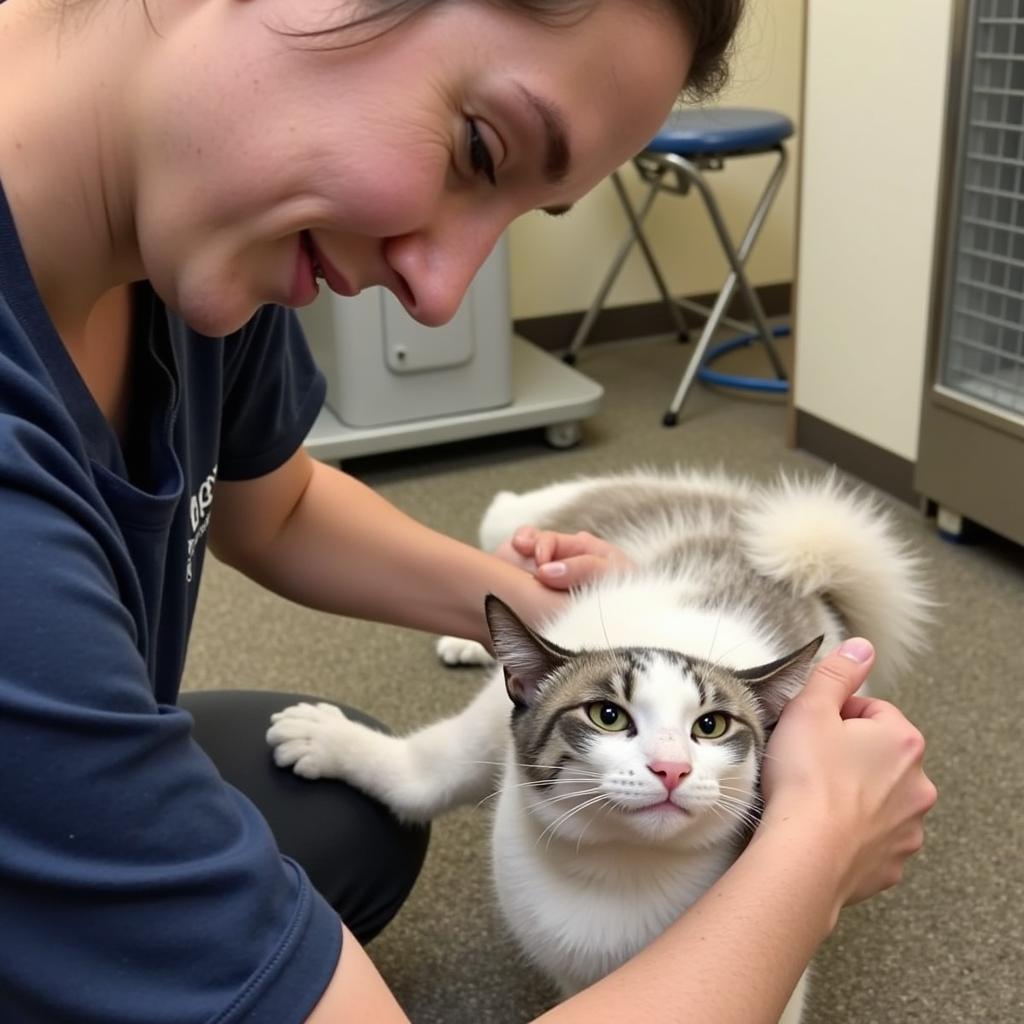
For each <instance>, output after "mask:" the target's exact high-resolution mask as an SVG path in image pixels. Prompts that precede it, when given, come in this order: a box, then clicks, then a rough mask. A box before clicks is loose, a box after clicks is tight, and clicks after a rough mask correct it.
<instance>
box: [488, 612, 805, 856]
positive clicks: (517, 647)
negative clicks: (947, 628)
mask: <svg viewBox="0 0 1024 1024" xmlns="http://www.w3.org/2000/svg"><path fill="white" fill-rule="evenodd" d="M486 613H487V623H488V627H489V629H490V633H491V639H492V641H493V644H494V650H495V653H496V655H497V658H498V661H499V662H500V663H501V665H502V667H503V669H504V672H505V682H506V687H507V689H508V694H509V697H510V698H511V699H512V702H513V705H514V707H513V713H512V735H513V741H514V746H515V757H514V760H515V762H516V763H517V765H518V766H519V773H520V775H521V776H522V778H523V781H524V783H525V785H523V786H521V787H520V788H519V790H518V791H519V792H520V793H523V794H526V795H525V796H524V797H523V806H524V807H525V808H526V809H527V811H528V813H530V814H531V815H533V816H534V817H535V818H536V820H538V821H539V822H541V823H542V824H543V826H544V828H545V830H547V833H548V834H551V835H557V836H560V837H561V838H563V839H567V840H571V841H572V842H573V843H581V842H582V843H602V842H610V841H612V842H614V841H622V840H624V839H629V840H633V841H635V840H638V839H639V840H642V841H647V842H651V843H659V842H671V843H673V844H674V845H681V846H686V847H695V846H709V845H712V844H715V843H718V842H720V841H722V840H725V839H728V837H729V836H733V835H737V836H738V835H741V834H743V833H745V832H746V831H747V830H748V829H749V828H750V827H751V826H752V825H753V824H754V823H755V821H756V816H757V814H758V813H759V810H760V796H759V789H758V778H759V774H760V766H761V761H762V758H763V755H764V747H765V743H766V742H767V739H768V736H769V734H770V732H771V729H772V727H773V726H774V724H775V722H776V721H777V720H778V717H779V714H780V713H781V711H782V709H783V707H784V706H785V705H786V703H787V701H789V699H790V698H791V697H793V696H794V695H795V694H796V693H797V692H798V691H799V689H800V688H801V687H802V686H803V683H804V681H805V680H806V678H807V675H808V673H809V670H810V667H811V664H812V662H813V659H814V655H815V654H816V652H817V650H818V647H819V646H820V645H821V640H822V638H821V637H818V638H817V639H815V640H813V641H811V642H810V643H809V644H807V645H806V646H804V647H801V648H800V649H799V650H797V651H794V652H792V653H791V654H790V655H788V656H786V657H784V658H780V659H779V660H777V661H774V662H772V663H771V664H767V665H762V666H759V667H756V668H751V669H745V670H743V671H736V670H734V669H729V668H725V667H723V666H720V665H716V664H713V663H711V662H708V661H705V660H703V659H700V658H695V657H688V656H686V655H683V654H680V653H678V652H676V651H669V650H662V649H658V648H647V647H618V648H609V649H605V650H600V651H597V650H586V651H570V650H566V649H565V648H563V647H560V646H559V645H557V644H554V643H552V642H551V641H550V640H547V639H545V638H544V637H543V636H541V635H540V634H538V633H536V632H535V631H533V630H531V629H530V628H529V627H528V626H526V625H525V624H524V623H523V622H522V621H521V620H520V619H519V618H518V616H516V614H515V613H514V612H513V611H512V610H511V609H510V608H509V607H508V606H507V605H505V604H504V603H503V602H502V601H501V600H499V599H498V598H496V597H494V596H493V595H492V596H489V597H488V598H487V602H486Z"/></svg>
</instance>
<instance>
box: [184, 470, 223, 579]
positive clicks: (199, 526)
mask: <svg viewBox="0 0 1024 1024" xmlns="http://www.w3.org/2000/svg"><path fill="white" fill-rule="evenodd" d="M216 480H217V467H216V466H214V467H213V470H212V471H211V472H210V475H209V476H208V477H207V478H206V479H205V480H204V481H203V482H202V483H201V484H200V485H199V487H198V489H197V490H196V493H195V494H193V495H192V497H190V498H189V500H188V517H189V522H190V524H191V526H192V536H191V537H190V538H189V542H188V561H187V562H186V563H185V579H186V580H187V581H188V582H189V583H191V582H192V556H193V555H194V554H195V551H196V547H197V545H198V544H199V542H200V541H201V540H202V539H203V537H204V536H205V535H206V531H207V530H208V529H209V527H210V509H211V508H212V507H213V485H214V483H215V482H216Z"/></svg>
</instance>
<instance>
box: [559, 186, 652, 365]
mask: <svg viewBox="0 0 1024 1024" xmlns="http://www.w3.org/2000/svg"><path fill="white" fill-rule="evenodd" d="M611 177H612V184H613V185H614V186H615V190H616V192H617V193H618V196H619V199H620V200H621V201H622V202H623V204H624V205H625V207H626V209H627V210H628V211H629V213H628V214H627V216H628V217H629V225H630V230H629V234H628V235H627V236H626V238H625V239H623V242H622V244H621V245H620V246H619V251H618V252H617V253H616V254H615V259H614V260H612V265H611V267H609V269H608V273H607V274H606V275H605V279H604V281H602V282H601V287H600V288H599V289H598V290H597V294H596V295H595V296H594V301H593V302H592V303H591V304H590V309H588V310H587V312H586V315H585V316H584V317H583V319H582V321H580V325H579V327H577V328H576V333H575V334H574V335H573V338H572V341H571V342H569V348H568V349H567V350H566V353H565V355H563V356H562V359H563V361H564V362H566V363H568V364H569V365H570V366H571V365H572V364H574V363H575V362H576V353H577V352H579V350H580V349H581V348H583V345H584V343H585V342H586V340H587V338H588V337H589V335H590V332H591V330H592V329H593V326H594V321H595V320H596V319H597V315H598V313H600V312H601V309H602V307H603V306H604V300H605V299H606V298H608V293H609V292H610V291H611V290H612V285H614V284H615V281H616V279H617V278H618V276H619V271H621V270H622V265H623V264H624V263H625V262H626V257H627V256H628V255H629V250H630V249H632V248H633V243H634V242H635V241H636V240H637V231H638V229H639V228H640V226H641V225H642V224H643V222H644V218H645V217H646V216H647V214H648V212H649V211H650V209H651V206H652V205H653V203H654V200H655V198H656V197H657V195H658V186H657V185H656V184H655V185H651V187H650V189H649V190H648V192H647V196H646V197H645V198H644V202H643V205H642V206H641V207H640V210H639V212H638V213H634V211H633V208H632V206H630V204H629V200H628V197H627V196H626V192H625V189H624V188H623V186H622V179H621V178H620V177H619V172H618V171H613V172H612V176H611ZM641 237H642V235H641Z"/></svg>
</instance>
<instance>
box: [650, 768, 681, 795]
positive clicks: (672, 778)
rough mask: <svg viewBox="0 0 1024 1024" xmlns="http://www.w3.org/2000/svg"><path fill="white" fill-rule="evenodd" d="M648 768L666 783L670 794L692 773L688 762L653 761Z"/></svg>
mask: <svg viewBox="0 0 1024 1024" xmlns="http://www.w3.org/2000/svg"><path fill="white" fill-rule="evenodd" d="M647 767H648V768H649V769H650V770H651V771H652V772H654V774H655V775H657V776H658V778H659V779H661V781H662V782H664V783H665V788H666V789H667V790H668V791H669V792H670V793H671V792H672V790H673V789H675V788H676V786H678V785H679V783H680V782H682V781H683V779H685V778H686V776H687V775H689V774H690V771H691V768H690V764H689V762H688V761H652V762H651V763H650V764H649V765H648V766H647Z"/></svg>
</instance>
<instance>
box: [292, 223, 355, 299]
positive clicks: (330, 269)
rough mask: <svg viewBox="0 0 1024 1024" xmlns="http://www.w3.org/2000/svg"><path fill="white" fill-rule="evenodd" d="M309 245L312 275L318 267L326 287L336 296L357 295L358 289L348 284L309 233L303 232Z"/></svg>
mask: <svg viewBox="0 0 1024 1024" xmlns="http://www.w3.org/2000/svg"><path fill="white" fill-rule="evenodd" d="M303 234H304V235H305V237H306V240H307V243H308V245H309V250H310V252H311V253H312V257H313V263H314V268H313V273H314V274H315V273H316V268H317V267H319V269H320V273H321V275H322V276H323V279H324V280H325V281H326V282H327V287H328V288H330V289H331V291H332V292H334V293H335V294H336V295H343V296H346V297H351V296H353V295H358V294H359V289H358V288H353V287H352V285H351V284H349V282H348V280H347V279H346V278H345V276H344V275H343V274H342V273H341V272H340V271H339V270H338V268H337V267H335V266H334V264H333V263H331V261H330V260H329V259H328V258H327V257H326V256H325V255H324V253H323V250H322V249H320V248H319V247H318V246H317V244H316V240H315V239H314V238H313V235H312V233H311V232H308V231H306V232H303Z"/></svg>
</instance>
